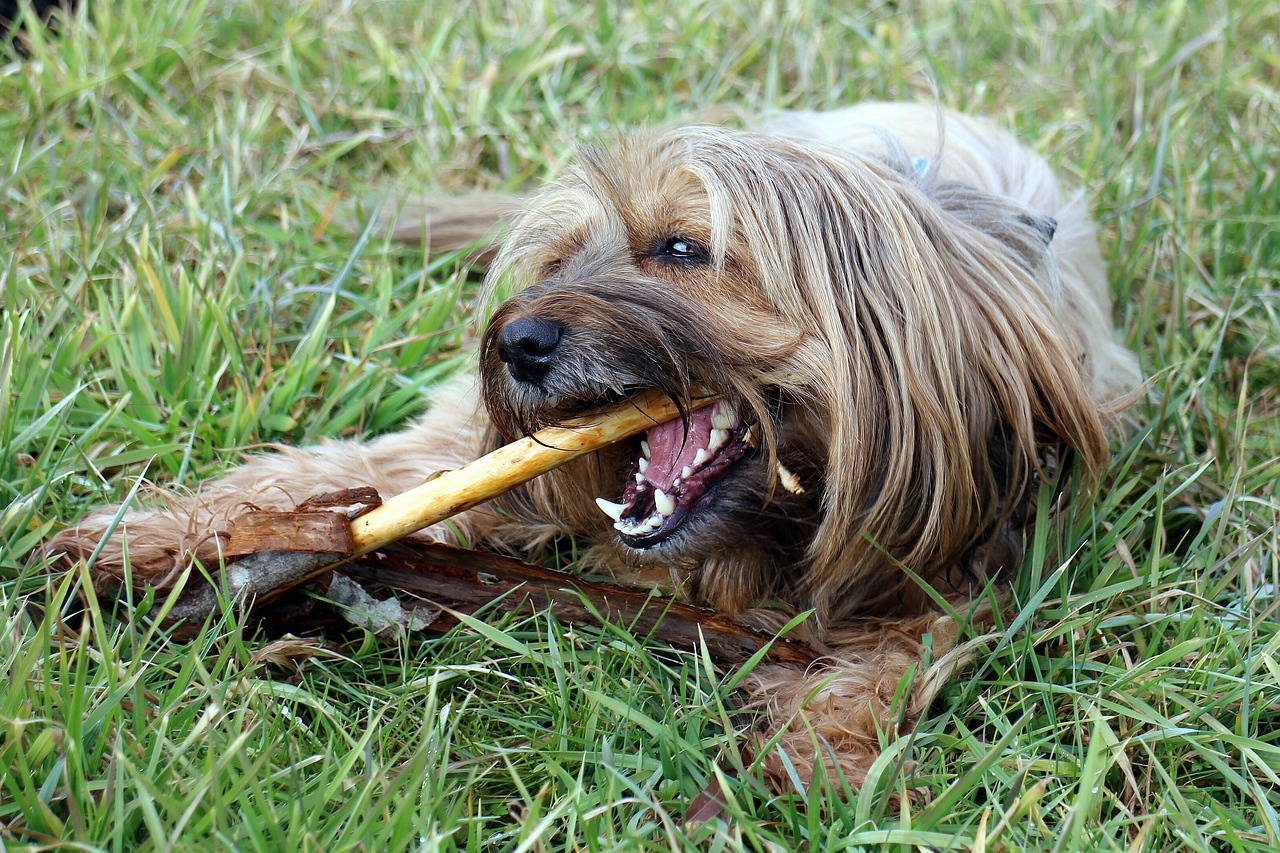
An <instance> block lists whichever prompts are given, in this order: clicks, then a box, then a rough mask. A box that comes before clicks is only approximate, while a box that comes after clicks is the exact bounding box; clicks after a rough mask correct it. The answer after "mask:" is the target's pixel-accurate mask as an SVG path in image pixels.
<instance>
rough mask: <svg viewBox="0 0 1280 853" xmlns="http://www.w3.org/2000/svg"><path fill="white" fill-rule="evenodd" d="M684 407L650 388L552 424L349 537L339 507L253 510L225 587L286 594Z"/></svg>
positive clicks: (424, 488) (396, 504) (417, 493)
mask: <svg viewBox="0 0 1280 853" xmlns="http://www.w3.org/2000/svg"><path fill="white" fill-rule="evenodd" d="M716 399H717V398H716V397H714V396H699V397H695V398H694V399H692V400H690V401H689V402H688V404H687V405H686V406H685V410H686V411H690V410H693V409H700V408H702V407H704V406H708V405H710V404H711V403H713V402H715V401H716ZM679 414H680V411H679V409H678V408H677V407H676V404H675V403H673V402H672V401H671V400H670V399H669V398H668V397H666V396H664V395H662V394H660V393H658V392H656V391H648V392H645V393H643V394H640V395H639V396H637V397H635V398H633V399H631V400H628V401H627V402H625V403H621V404H619V405H617V406H614V407H612V408H610V409H607V410H604V411H601V412H599V413H596V414H593V415H585V416H582V417H579V418H574V419H573V420H569V421H566V422H565V423H563V424H560V425H558V426H553V427H547V428H546V429H542V430H539V431H538V432H536V433H534V434H533V435H531V436H528V437H526V438H522V439H519V440H518V441H514V442H512V443H510V444H507V445H504V446H502V447H500V448H498V449H497V450H495V451H493V452H492V453H489V454H487V455H485V456H482V457H480V458H479V459H477V460H476V461H474V462H470V463H468V464H466V465H464V466H462V467H461V468H458V469H456V470H453V471H444V472H442V473H440V474H437V475H436V476H434V477H432V478H431V479H430V480H428V481H427V482H425V483H423V484H422V485H421V486H418V487H417V488H414V489H410V490H409V491H407V492H402V493H400V494H398V495H396V496H394V497H392V498H389V499H388V500H386V501H384V502H383V503H382V504H381V505H379V506H377V507H375V508H374V509H372V510H370V511H369V512H367V513H365V514H364V515H361V516H359V517H357V518H356V519H354V520H353V521H352V522H351V523H350V535H349V536H348V531H347V529H346V528H345V527H344V526H343V523H342V519H341V517H340V516H339V518H338V527H337V528H336V529H335V528H334V526H333V523H332V521H333V515H334V514H333V513H327V512H322V513H306V514H303V513H263V512H259V511H254V512H252V513H248V514H246V516H242V518H241V519H239V520H237V523H236V526H235V527H234V528H233V531H232V537H231V542H230V543H228V547H227V549H226V551H225V553H227V554H228V555H236V556H239V559H237V560H236V562H235V563H233V564H230V565H228V567H227V571H226V573H225V575H224V578H223V580H224V583H225V586H226V589H225V594H226V595H227V596H228V597H229V598H232V599H239V600H245V599H249V598H253V599H256V600H257V601H258V603H260V604H261V603H265V602H267V601H271V600H273V599H276V598H279V597H280V596H281V595H283V594H285V593H287V592H289V591H290V590H292V589H295V588H297V587H299V586H301V585H302V584H304V583H307V582H309V581H312V580H314V579H316V578H318V577H320V576H321V575H323V574H325V573H326V572H328V571H329V570H330V569H332V568H334V566H336V565H337V564H339V563H341V562H343V561H345V560H350V559H351V558H353V557H359V556H361V555H364V554H368V553H369V552H371V551H376V550H377V549H379V548H381V547H383V546H385V545H389V544H391V543H392V542H397V541H399V540H400V539H403V538H404V537H405V536H408V535H409V534H410V533H414V532H416V531H418V530H421V529H422V528H424V527H428V526H430V525H432V524H435V523H437V522H439V521H443V520H444V519H446V518H450V517H451V516H454V515H457V514H458V513H460V512H463V511H465V510H468V509H471V508H472V507H474V506H476V505H477V504H480V503H483V502H484V501H487V500H490V499H492V498H495V497H497V496H498V495H501V494H503V493H505V492H508V491H510V490H511V489H514V488H515V487H516V486H519V485H520V484H521V483H526V482H528V481H529V480H532V479H533V478H534V477H537V476H539V475H541V474H545V473H547V472H548V471H551V470H553V469H555V468H558V467H560V466H561V465H563V464H565V463H566V462H569V461H571V460H573V459H576V458H578V457H579V456H583V455H585V454H587V453H590V452H592V451H594V450H599V449H600V448H601V447H605V446H607V445H609V444H612V443H614V442H616V441H620V440H622V439H624V438H626V437H627V436H630V435H634V434H635V433H637V432H640V431H641V430H644V429H647V428H649V427H651V426H653V425H654V424H658V423H662V422H664V421H668V420H670V419H671V418H674V417H677V416H678V415H679ZM304 515H305V516H309V517H303V516H304ZM317 523H318V524H319V526H318V527H317V526H316V525H317ZM304 529H305V530H307V531H308V532H309V533H310V534H315V536H314V541H311V542H309V543H308V545H307V547H306V548H305V549H300V548H297V547H296V543H297V542H299V541H301V540H303V539H308V538H311V537H308V536H300V535H299V534H300V531H302V530H304ZM282 534H283V535H282ZM203 604H204V603H203V602H202V603H201V605H200V606H203ZM197 609H198V608H197ZM193 613H194V611H193ZM184 616H186V617H187V618H191V615H190V614H185V613H184Z"/></svg>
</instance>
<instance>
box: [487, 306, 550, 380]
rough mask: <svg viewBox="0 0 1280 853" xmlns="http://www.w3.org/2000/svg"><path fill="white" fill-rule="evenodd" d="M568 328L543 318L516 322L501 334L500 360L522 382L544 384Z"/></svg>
mask: <svg viewBox="0 0 1280 853" xmlns="http://www.w3.org/2000/svg"><path fill="white" fill-rule="evenodd" d="M563 331H564V326H562V325H560V324H559V323H557V322H555V321H554V320H544V319H542V318H541V317H521V318H520V319H518V320H512V321H511V322H510V323H508V324H507V325H505V326H503V327H502V329H501V331H499V332H498V340H497V344H498V358H499V359H501V360H502V363H503V364H505V365H506V366H507V370H509V371H511V375H512V376H514V377H515V378H516V380H517V381H519V382H540V381H541V380H542V378H543V377H545V376H546V375H547V371H549V370H550V369H551V363H552V361H553V360H554V358H555V356H554V353H555V351H556V347H557V346H559V345H560V335H561V333H562V332H563Z"/></svg>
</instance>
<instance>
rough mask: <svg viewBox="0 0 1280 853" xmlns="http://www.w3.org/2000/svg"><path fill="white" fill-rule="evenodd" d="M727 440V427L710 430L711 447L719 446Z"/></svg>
mask: <svg viewBox="0 0 1280 853" xmlns="http://www.w3.org/2000/svg"><path fill="white" fill-rule="evenodd" d="M728 440H729V431H728V430H727V429H713V430H711V438H710V442H711V447H712V449H714V448H717V447H719V446H720V445H722V444H724V443H725V442H726V441H728Z"/></svg>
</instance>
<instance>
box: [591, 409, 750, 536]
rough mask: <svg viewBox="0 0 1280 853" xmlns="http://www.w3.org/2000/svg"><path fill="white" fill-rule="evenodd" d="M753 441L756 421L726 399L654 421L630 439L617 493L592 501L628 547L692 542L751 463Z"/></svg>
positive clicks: (714, 514) (743, 475) (742, 477)
mask: <svg viewBox="0 0 1280 853" xmlns="http://www.w3.org/2000/svg"><path fill="white" fill-rule="evenodd" d="M758 441H759V436H758V428H757V426H756V425H755V424H753V423H751V422H749V421H748V420H747V419H746V418H744V417H743V416H742V414H741V413H740V412H739V407H738V406H737V405H735V404H734V403H733V402H731V401H728V400H722V401H719V402H717V403H714V404H712V405H711V406H708V407H706V408H704V409H700V410H697V411H694V412H690V413H689V414H688V415H687V417H685V418H674V419H672V420H670V421H667V422H665V423H661V424H656V425H655V426H653V427H651V428H650V429H649V430H648V431H646V432H645V433H644V434H643V435H642V436H640V437H639V438H637V439H636V440H635V441H634V442H633V443H632V445H631V462H630V466H629V470H628V471H627V474H626V481H625V484H624V486H623V488H622V494H621V496H620V500H614V498H615V497H619V496H601V497H599V498H597V499H596V503H597V504H598V505H599V507H600V509H601V510H602V511H603V512H604V513H605V514H606V515H608V516H609V517H610V518H611V519H613V527H614V529H615V530H616V531H617V537H618V541H619V543H620V544H621V545H622V546H623V547H625V548H627V549H630V550H632V551H658V552H663V553H667V554H669V553H673V552H680V551H685V550H687V549H689V548H690V547H691V543H692V546H693V549H694V550H697V548H696V543H697V538H698V537H697V530H698V528H700V527H705V526H707V522H708V521H710V520H712V519H714V517H715V516H716V515H717V514H718V510H719V506H718V505H719V504H720V503H721V502H722V499H723V497H724V495H725V493H726V492H731V491H733V490H734V489H733V486H734V485H735V483H737V482H738V481H740V480H742V479H744V477H745V476H746V471H747V469H749V468H751V467H753V466H751V465H750V464H749V460H751V459H753V458H754V457H755V456H756V455H757V454H756V449H757V443H758Z"/></svg>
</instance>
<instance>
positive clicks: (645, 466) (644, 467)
mask: <svg viewBox="0 0 1280 853" xmlns="http://www.w3.org/2000/svg"><path fill="white" fill-rule="evenodd" d="M648 470H649V459H648V457H645V456H641V457H640V473H641V474H643V473H644V472H645V471H648Z"/></svg>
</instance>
